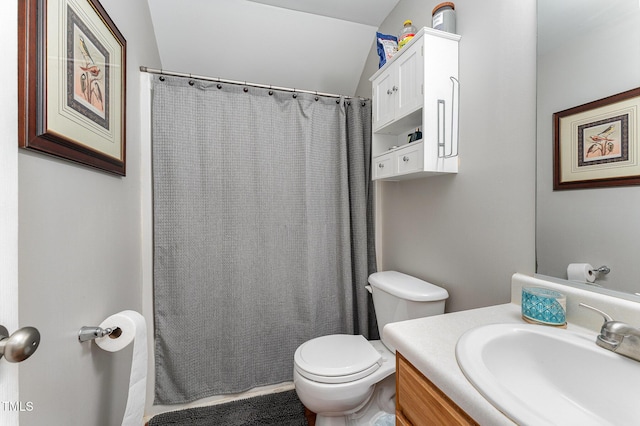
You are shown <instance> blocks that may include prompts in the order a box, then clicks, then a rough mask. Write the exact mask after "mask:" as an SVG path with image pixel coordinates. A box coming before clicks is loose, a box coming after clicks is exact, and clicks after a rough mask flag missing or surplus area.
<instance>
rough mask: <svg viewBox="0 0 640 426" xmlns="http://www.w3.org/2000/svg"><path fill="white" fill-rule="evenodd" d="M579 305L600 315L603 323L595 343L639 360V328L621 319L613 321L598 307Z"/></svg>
mask: <svg viewBox="0 0 640 426" xmlns="http://www.w3.org/2000/svg"><path fill="white" fill-rule="evenodd" d="M579 306H582V307H583V308H587V309H591V310H592V311H595V312H597V313H599V314H600V315H602V317H603V318H604V324H602V328H601V329H600V334H599V335H598V337H597V338H596V344H597V345H598V346H600V347H602V348H605V349H607V350H610V351H611V352H615V353H617V354H620V355H624V356H626V357H628V358H631V359H634V360H636V361H640V328H635V327H632V326H630V325H629V324H627V323H624V322H621V321H614V320H613V318H611V316H610V315H609V314H607V313H605V312H602V311H601V310H600V309H596V308H594V307H593V306H589V305H587V304H584V303H580V304H579Z"/></svg>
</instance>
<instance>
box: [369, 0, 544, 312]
mask: <svg viewBox="0 0 640 426" xmlns="http://www.w3.org/2000/svg"><path fill="white" fill-rule="evenodd" d="M438 3H439V2H438V1H437V0H433V1H428V2H425V1H420V0H401V1H400V3H399V4H398V6H396V8H395V9H394V10H393V12H392V13H391V14H390V15H389V17H388V18H387V19H386V20H385V21H384V22H383V23H382V25H381V27H380V31H381V32H383V33H388V34H397V33H398V32H399V30H400V28H401V27H402V23H403V21H404V20H405V19H412V20H413V22H414V25H416V26H417V27H423V26H431V24H430V23H431V11H432V9H433V7H434V6H435V5H436V4H438ZM455 5H456V15H457V33H458V34H460V35H461V36H462V40H461V41H460V93H461V100H460V172H459V173H458V174H457V175H453V176H443V177H436V178H426V179H418V180H409V181H403V182H387V183H381V184H378V186H377V190H378V193H377V197H378V204H379V206H378V209H377V213H378V214H379V215H381V217H380V220H381V224H382V235H381V237H382V238H381V240H380V241H379V244H380V247H381V253H379V255H380V257H381V264H380V266H381V268H382V269H397V270H400V271H403V272H406V273H409V274H413V275H415V276H418V277H420V278H423V279H425V280H428V281H430V282H433V283H434V284H437V285H441V286H443V287H445V288H446V289H447V290H448V291H449V294H450V299H449V301H448V302H447V308H446V309H447V311H459V310H464V309H469V308H474V307H479V306H486V305H492V304H497V303H507V302H509V300H510V277H511V275H512V274H513V273H514V272H522V273H529V274H531V273H533V272H534V233H535V225H534V215H535V213H534V211H535V87H536V81H535V78H536V76H535V60H536V36H535V35H536V2H535V1H534V0H527V1H507V0H491V1H482V2H478V1H475V0H458V1H456V2H455ZM377 68H378V59H377V54H376V52H375V50H373V47H372V50H371V52H370V55H369V58H368V60H367V64H366V66H365V69H364V72H363V74H362V78H361V80H360V84H359V86H358V92H357V93H358V94H359V95H361V96H371V85H370V82H369V80H368V79H369V77H370V76H371V75H372V74H373V73H374V72H375V71H376V70H377Z"/></svg>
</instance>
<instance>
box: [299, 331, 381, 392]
mask: <svg viewBox="0 0 640 426" xmlns="http://www.w3.org/2000/svg"><path fill="white" fill-rule="evenodd" d="M382 361H383V360H382V355H381V354H380V352H378V351H377V350H376V349H375V348H374V347H373V346H372V345H371V343H369V342H368V341H367V339H365V338H364V336H353V335H349V334H332V335H329V336H322V337H317V338H315V339H312V340H309V341H307V342H305V343H303V344H302V345H300V346H299V347H298V349H297V350H296V352H295V355H294V362H295V366H296V370H297V371H298V373H300V375H301V376H304V377H306V378H307V379H309V380H313V381H315V382H320V383H328V384H334V383H347V382H352V381H355V380H358V379H361V378H363V377H367V376H368V375H370V374H371V373H373V372H374V371H376V370H377V369H378V368H380V366H381V365H382Z"/></svg>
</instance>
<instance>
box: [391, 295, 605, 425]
mask: <svg viewBox="0 0 640 426" xmlns="http://www.w3.org/2000/svg"><path fill="white" fill-rule="evenodd" d="M496 323H520V324H523V323H525V322H524V320H523V319H522V317H521V312H520V305H517V304H515V303H507V304H504V305H496V306H489V307H486V308H479V309H472V310H468V311H461V312H454V313H450V314H444V315H437V316H432V317H427V318H419V319H415V320H410V321H403V322H396V323H392V324H388V325H387V326H386V327H385V328H384V330H383V335H384V338H385V340H387V339H388V340H389V343H391V345H393V346H394V347H395V348H396V349H397V351H398V352H400V353H401V354H402V355H403V356H404V357H405V358H406V359H407V360H409V361H410V362H411V363H412V364H413V365H414V366H415V367H416V368H417V369H418V370H420V371H421V372H422V374H424V375H425V376H426V377H427V378H429V380H431V381H432V382H433V383H434V384H435V385H436V386H437V387H438V388H440V390H442V391H443V392H444V393H445V394H447V395H448V396H449V398H451V400H452V401H453V402H455V403H456V404H457V405H458V406H459V407H460V408H462V409H463V410H464V411H465V412H466V413H467V414H469V415H470V416H471V417H472V418H473V419H474V420H475V421H477V422H478V423H480V424H481V425H492V426H493V425H512V426H513V425H514V423H513V422H512V421H511V420H510V419H509V418H507V417H506V416H505V415H504V414H502V412H500V411H499V410H498V409H497V408H496V407H494V406H493V405H492V404H491V403H489V401H487V400H486V399H485V398H484V397H483V396H482V395H481V394H480V393H479V392H478V391H477V390H476V388H474V387H473V385H471V383H470V382H469V381H468V380H467V379H466V377H465V376H464V374H463V373H462V370H460V367H459V366H458V362H457V361H456V355H455V348H456V343H457V342H458V339H459V338H460V336H462V335H463V334H464V333H465V332H466V331H468V330H471V329H472V328H476V327H479V326H482V325H487V324H496ZM541 327H542V326H541ZM568 329H576V330H580V331H581V332H586V333H593V335H594V341H595V335H596V333H595V332H592V331H590V330H587V329H585V328H583V327H579V326H576V325H572V324H569V325H568Z"/></svg>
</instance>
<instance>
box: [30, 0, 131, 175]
mask: <svg viewBox="0 0 640 426" xmlns="http://www.w3.org/2000/svg"><path fill="white" fill-rule="evenodd" d="M18 43H19V46H18V51H19V53H18V55H19V56H18V61H19V74H18V78H19V82H18V90H19V94H20V96H19V109H20V111H19V123H18V124H19V145H20V147H23V148H27V149H31V150H35V151H39V152H43V153H47V154H50V155H54V156H56V157H60V158H63V159H66V160H70V161H74V162H77V163H81V164H85V165H88V166H91V167H95V168H98V169H101V170H104V171H107V172H110V173H115V174H118V175H123V176H124V175H125V173H126V141H125V131H126V125H125V124H126V123H125V116H126V115H125V96H126V40H125V39H124V37H123V36H122V34H121V33H120V31H118V29H117V27H116V26H115V24H114V23H113V21H112V20H111V18H110V17H109V15H108V14H107V13H106V11H105V10H104V8H103V7H102V5H101V4H100V2H99V1H98V0H19V35H18Z"/></svg>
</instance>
